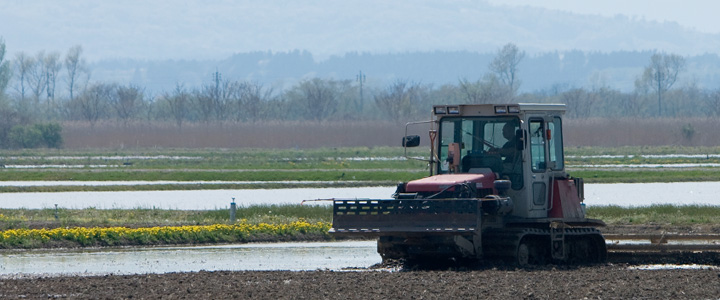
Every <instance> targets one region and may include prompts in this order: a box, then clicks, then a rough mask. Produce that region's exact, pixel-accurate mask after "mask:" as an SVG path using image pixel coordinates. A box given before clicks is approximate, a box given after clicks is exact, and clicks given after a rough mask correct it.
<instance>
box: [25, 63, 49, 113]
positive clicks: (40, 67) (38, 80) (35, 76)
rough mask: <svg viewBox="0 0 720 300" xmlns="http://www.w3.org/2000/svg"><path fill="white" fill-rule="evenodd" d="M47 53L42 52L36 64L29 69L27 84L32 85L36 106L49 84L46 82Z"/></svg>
mask: <svg viewBox="0 0 720 300" xmlns="http://www.w3.org/2000/svg"><path fill="white" fill-rule="evenodd" d="M44 61H45V51H40V52H38V54H37V55H36V56H35V60H34V63H33V64H32V66H31V67H30V68H29V69H28V76H27V82H28V83H29V85H30V89H31V90H32V93H33V100H34V101H35V104H37V103H38V102H39V101H40V95H42V94H43V93H44V92H45V88H46V87H47V83H46V82H45V79H46V76H45V65H44V63H43V62H44Z"/></svg>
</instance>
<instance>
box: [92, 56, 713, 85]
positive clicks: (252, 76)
mask: <svg viewBox="0 0 720 300" xmlns="http://www.w3.org/2000/svg"><path fill="white" fill-rule="evenodd" d="M652 53H653V52H651V51H632V52H628V51H621V52H612V53H602V52H582V51H577V50H575V51H567V52H549V53H543V54H536V55H528V56H527V57H525V59H524V60H523V61H521V63H520V65H519V69H520V71H519V78H520V80H521V82H522V84H521V86H520V90H521V92H538V91H551V90H559V91H562V90H566V89H569V88H577V87H585V88H588V89H593V88H602V87H611V88H614V89H619V90H622V91H631V90H632V89H633V88H634V83H635V79H636V78H637V77H638V76H640V75H641V74H642V71H643V68H644V67H645V66H646V65H647V64H648V62H649V60H650V56H651V55H652ZM494 56H495V53H474V52H466V51H458V52H443V51H434V52H413V53H397V54H369V53H348V54H346V55H343V56H333V57H330V58H329V59H327V60H324V61H321V62H316V61H314V60H313V57H312V55H311V54H310V53H309V52H303V51H293V52H281V53H271V52H251V53H241V54H235V55H233V56H231V57H228V58H226V59H223V60H204V61H175V60H158V61H137V60H104V61H101V62H98V63H95V64H92V65H91V69H92V70H93V71H92V80H97V81H110V82H119V83H127V82H132V83H135V84H137V85H140V86H143V87H146V89H147V90H148V91H149V92H151V93H159V92H161V91H168V90H172V89H173V87H174V86H175V85H176V84H178V83H181V84H184V85H185V86H186V87H198V86H200V85H202V84H204V83H205V84H207V83H210V82H211V80H212V78H213V77H212V74H213V73H214V72H216V71H217V72H219V73H220V74H221V76H222V78H223V79H227V80H249V81H254V82H259V83H263V84H264V85H265V86H268V87H270V86H271V87H273V88H274V89H275V90H276V91H278V90H283V89H285V88H288V87H291V86H292V85H294V84H296V83H297V82H298V81H300V80H302V79H303V78H312V77H320V78H332V79H336V80H351V81H355V79H356V77H357V75H358V73H359V72H360V71H362V73H363V74H365V76H366V85H368V86H370V87H376V88H384V87H385V86H386V85H387V84H390V83H392V82H393V81H395V80H409V81H414V82H419V83H423V84H432V85H434V86H436V87H438V86H441V85H443V84H457V83H458V81H459V80H460V79H468V80H471V81H475V80H478V79H480V78H482V76H483V75H484V74H485V73H487V72H488V68H487V66H488V64H489V63H490V61H491V60H492V59H493V57H494ZM686 59H687V68H686V70H685V71H684V72H683V73H681V75H680V79H679V81H678V83H677V85H676V87H682V86H684V85H688V84H697V85H698V86H699V87H701V88H705V89H718V88H720V57H718V55H716V54H706V55H698V56H689V57H687V58H686Z"/></svg>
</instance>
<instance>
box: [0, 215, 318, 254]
mask: <svg viewBox="0 0 720 300" xmlns="http://www.w3.org/2000/svg"><path fill="white" fill-rule="evenodd" d="M329 229H330V224H329V223H323V222H317V223H309V222H307V221H304V220H301V221H296V222H292V223H288V224H268V223H258V224H250V223H248V222H247V221H246V220H243V221H241V222H240V223H238V224H234V225H223V224H216V225H206V226H167V227H146V228H127V227H105V228H103V227H92V228H85V227H76V228H55V229H10V230H5V231H2V232H0V248H6V249H7V248H50V247H54V246H58V245H59V246H64V247H68V246H69V247H73V246H75V247H88V246H122V245H162V244H202V243H229V242H249V241H254V240H256V239H257V238H258V237H263V238H264V239H268V238H275V239H278V240H287V239H292V238H293V237H304V236H306V235H318V236H323V237H327V236H328V234H327V232H328V230H329Z"/></svg>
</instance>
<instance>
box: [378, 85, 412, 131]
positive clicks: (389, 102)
mask: <svg viewBox="0 0 720 300" xmlns="http://www.w3.org/2000/svg"><path fill="white" fill-rule="evenodd" d="M420 88H421V86H420V84H417V83H409V82H408V81H406V80H396V81H395V82H394V83H393V84H391V85H389V86H388V87H387V88H386V89H385V90H384V91H381V92H379V93H377V94H376V95H375V105H377V107H378V108H380V110H381V111H383V112H385V113H386V114H387V115H388V117H390V120H392V121H397V122H403V120H406V119H407V118H408V117H410V116H411V115H412V114H413V113H414V110H415V109H416V106H417V105H418V104H419V103H418V102H419V90H420Z"/></svg>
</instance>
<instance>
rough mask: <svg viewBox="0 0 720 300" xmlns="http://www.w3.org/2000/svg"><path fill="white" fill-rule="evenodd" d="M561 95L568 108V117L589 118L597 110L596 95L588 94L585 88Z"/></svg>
mask: <svg viewBox="0 0 720 300" xmlns="http://www.w3.org/2000/svg"><path fill="white" fill-rule="evenodd" d="M561 95H562V101H563V103H565V106H567V112H568V113H567V114H568V117H575V118H587V117H589V116H590V113H591V112H592V111H593V109H594V108H595V102H596V101H595V100H596V99H597V97H596V95H594V93H588V92H587V91H586V90H585V89H584V88H575V89H571V90H569V91H566V92H564V93H562V94H561Z"/></svg>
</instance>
